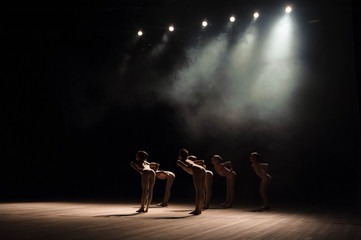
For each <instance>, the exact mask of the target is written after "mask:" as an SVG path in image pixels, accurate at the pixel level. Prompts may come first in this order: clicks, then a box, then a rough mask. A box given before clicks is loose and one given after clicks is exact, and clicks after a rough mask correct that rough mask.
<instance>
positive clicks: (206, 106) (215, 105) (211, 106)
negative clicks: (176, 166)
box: [165, 22, 298, 137]
mask: <svg viewBox="0 0 361 240" xmlns="http://www.w3.org/2000/svg"><path fill="white" fill-rule="evenodd" d="M282 24H283V25H282ZM285 27H290V26H285V23H282V22H280V23H278V25H276V26H275V27H274V28H273V29H272V30H271V32H270V33H269V35H268V36H267V37H266V41H261V40H260V39H258V38H257V36H258V30H257V28H256V26H254V25H253V24H251V25H250V26H249V27H248V29H247V30H246V31H245V32H244V33H243V34H242V35H241V36H240V38H239V41H238V42H236V44H235V45H234V46H229V45H228V39H227V35H226V34H221V35H220V36H218V37H215V38H214V39H213V40H212V41H210V42H209V43H208V44H206V45H205V46H204V47H201V48H190V49H189V50H188V51H187V59H188V62H187V64H186V65H185V66H183V68H181V69H180V70H179V71H177V72H176V73H174V75H173V77H172V79H173V81H174V82H173V85H172V86H171V88H170V89H168V90H167V91H165V92H167V93H168V94H167V96H166V97H167V99H169V100H170V101H171V102H172V103H173V104H174V105H175V106H176V108H177V109H178V110H179V113H180V115H181V117H182V118H183V119H184V121H185V126H186V127H187V128H188V130H189V131H190V132H191V133H192V134H193V135H194V136H195V137H200V136H202V135H204V134H206V133H208V132H212V133H214V134H219V133H222V134H224V133H227V134H235V132H237V131H238V132H239V131H241V132H242V131H243V130H245V131H248V132H249V131H255V132H259V131H265V129H264V128H265V126H267V127H268V128H270V129H271V128H274V127H279V126H280V125H281V124H285V123H286V122H287V121H288V120H287V119H288V118H287V115H288V114H291V113H290V109H289V108H288V103H289V100H290V98H291V96H292V93H293V90H294V89H295V80H297V77H298V76H297V74H298V67H297V65H296V64H297V63H298V62H297V58H296V56H295V55H294V54H293V49H292V48H293V47H294V45H293V44H292V40H293V39H292V36H290V34H291V33H290V31H289V32H287V30H289V29H285ZM285 34H286V35H285Z"/></svg>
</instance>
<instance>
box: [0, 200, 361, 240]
mask: <svg viewBox="0 0 361 240" xmlns="http://www.w3.org/2000/svg"><path fill="white" fill-rule="evenodd" d="M138 207H139V205H138V204H137V203H133V204H129V203H85V202H83V203H81V202H28V203H0V239H1V240H12V239H17V240H18V239H19V240H21V239H37V240H40V239H46V240H57V239H64V240H70V239H87V240H91V239H145V240H150V239H167V240H168V239H337V240H339V239H358V240H359V239H361V217H360V215H359V213H352V212H349V211H347V212H346V211H340V210H327V209H323V210H320V209H309V208H303V209H295V208H282V209H280V208H274V209H272V210H271V211H267V212H252V211H251V209H252V208H249V207H242V206H239V207H237V208H232V209H216V208H213V209H208V210H206V211H203V213H202V214H201V215H198V216H193V215H190V214H188V213H189V212H190V211H191V210H192V209H193V206H192V205H190V204H170V205H169V207H166V208H158V207H155V206H152V208H150V209H149V212H148V213H140V214H136V213H135V211H136V210H137V209H138Z"/></svg>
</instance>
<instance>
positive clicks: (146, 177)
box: [137, 170, 155, 212]
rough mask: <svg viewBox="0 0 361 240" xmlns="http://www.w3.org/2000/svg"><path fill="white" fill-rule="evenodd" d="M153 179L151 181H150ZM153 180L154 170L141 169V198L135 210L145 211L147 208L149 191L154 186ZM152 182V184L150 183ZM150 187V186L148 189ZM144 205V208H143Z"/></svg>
mask: <svg viewBox="0 0 361 240" xmlns="http://www.w3.org/2000/svg"><path fill="white" fill-rule="evenodd" d="M152 179H153V182H152ZM154 181H155V172H154V171H153V170H143V172H142V198H141V203H140V208H139V209H138V210H137V212H147V211H148V208H149V204H150V201H151V199H149V193H150V191H151V193H152V192H153V187H154ZM151 182H152V185H151ZM150 187H152V188H151V189H150ZM145 206H147V207H146V209H145Z"/></svg>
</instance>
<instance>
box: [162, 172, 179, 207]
mask: <svg viewBox="0 0 361 240" xmlns="http://www.w3.org/2000/svg"><path fill="white" fill-rule="evenodd" d="M174 179H175V175H174V173H170V172H168V179H167V184H166V187H165V193H164V198H163V201H162V202H161V203H160V204H158V206H162V207H166V206H167V205H168V201H169V197H170V189H171V188H172V185H173V181H174Z"/></svg>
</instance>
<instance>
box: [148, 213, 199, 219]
mask: <svg viewBox="0 0 361 240" xmlns="http://www.w3.org/2000/svg"><path fill="white" fill-rule="evenodd" d="M194 216H196V215H193V214H192V215H188V216H180V217H155V218H152V219H182V218H189V217H194Z"/></svg>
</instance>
